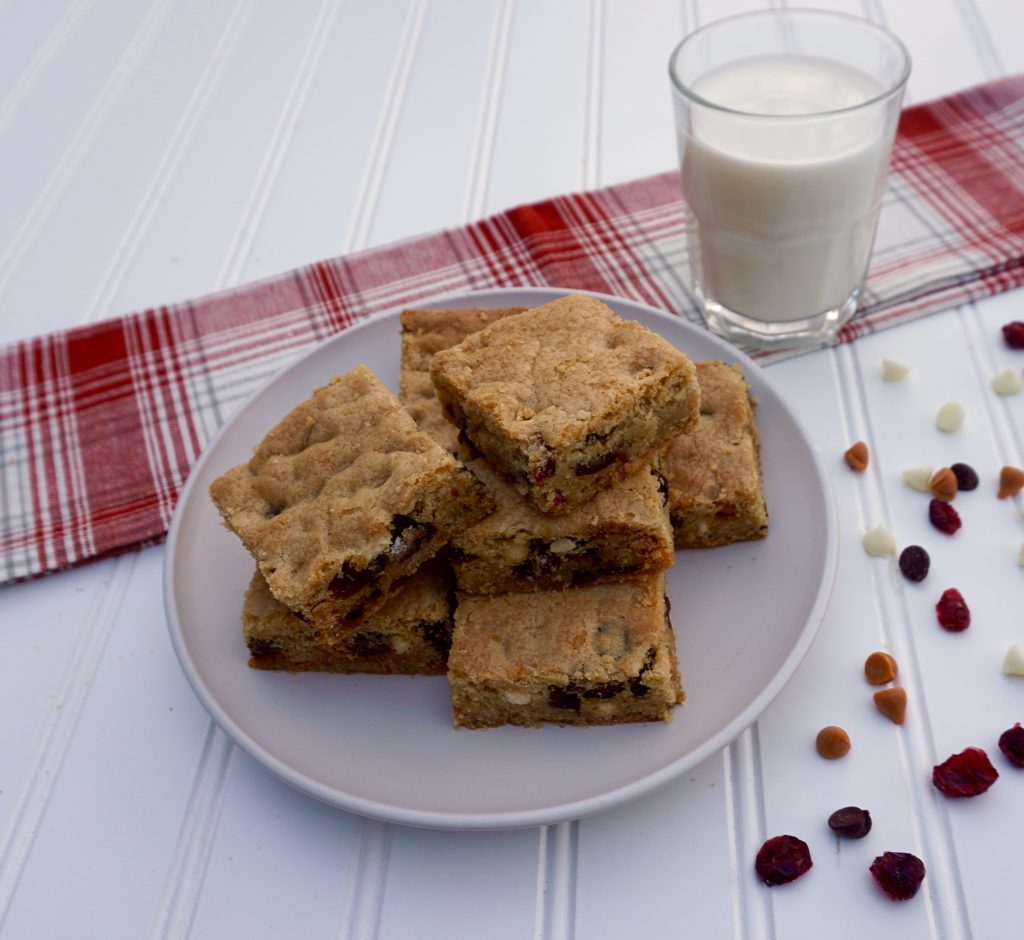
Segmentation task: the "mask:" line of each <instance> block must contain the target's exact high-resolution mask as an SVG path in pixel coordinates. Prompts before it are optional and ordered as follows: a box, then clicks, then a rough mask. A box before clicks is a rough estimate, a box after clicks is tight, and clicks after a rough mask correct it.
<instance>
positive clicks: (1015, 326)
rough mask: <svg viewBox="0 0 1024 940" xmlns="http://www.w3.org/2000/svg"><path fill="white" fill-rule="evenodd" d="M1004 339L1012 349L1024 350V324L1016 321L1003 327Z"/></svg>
mask: <svg viewBox="0 0 1024 940" xmlns="http://www.w3.org/2000/svg"><path fill="white" fill-rule="evenodd" d="M1003 339H1004V340H1006V345H1007V346H1009V347H1010V349H1024V323H1021V321H1020V320H1014V321H1013V322H1012V323H1007V324H1005V325H1004V326H1003Z"/></svg>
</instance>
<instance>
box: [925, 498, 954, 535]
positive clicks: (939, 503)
mask: <svg viewBox="0 0 1024 940" xmlns="http://www.w3.org/2000/svg"><path fill="white" fill-rule="evenodd" d="M928 521H929V522H930V523H931V524H932V525H933V526H935V528H936V529H938V530H939V531H940V532H945V533H946V535H952V534H953V533H954V532H956V530H957V529H959V528H960V525H961V522H960V514H959V513H958V512H957V511H956V510H955V509H954V508H953V506H952V505H951V504H950V503H947V502H944V501H943V500H941V499H933V500H932V501H931V502H930V503H929V504H928Z"/></svg>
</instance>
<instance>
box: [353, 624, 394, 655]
mask: <svg viewBox="0 0 1024 940" xmlns="http://www.w3.org/2000/svg"><path fill="white" fill-rule="evenodd" d="M351 642H352V652H353V653H355V654H356V655H357V656H380V655H381V654H382V653H386V652H388V650H390V649H391V644H390V643H389V642H388V638H387V637H386V636H384V634H383V633H378V632H377V631H376V630H360V631H359V632H358V633H354V634H353V635H352V641H351Z"/></svg>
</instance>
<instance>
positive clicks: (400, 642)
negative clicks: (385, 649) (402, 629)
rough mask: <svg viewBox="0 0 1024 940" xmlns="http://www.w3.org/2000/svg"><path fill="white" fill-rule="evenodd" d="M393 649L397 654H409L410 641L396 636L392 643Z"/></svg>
mask: <svg viewBox="0 0 1024 940" xmlns="http://www.w3.org/2000/svg"><path fill="white" fill-rule="evenodd" d="M391 648H392V649H393V650H394V651H395V652H396V653H408V652H409V641H408V640H407V639H405V638H404V637H400V636H396V637H395V638H394V639H393V640H392V641H391Z"/></svg>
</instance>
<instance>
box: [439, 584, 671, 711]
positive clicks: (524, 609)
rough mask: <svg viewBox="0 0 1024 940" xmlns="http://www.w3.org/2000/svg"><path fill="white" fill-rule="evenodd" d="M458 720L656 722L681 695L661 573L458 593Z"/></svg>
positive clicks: (453, 667) (451, 671)
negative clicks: (524, 590)
mask: <svg viewBox="0 0 1024 940" xmlns="http://www.w3.org/2000/svg"><path fill="white" fill-rule="evenodd" d="M448 681H449V684H450V687H451V696H452V716H453V720H454V723H455V725H456V727H462V728H487V727H493V726H495V725H503V724H513V725H526V726H533V725H537V724H539V723H540V722H543V721H552V722H558V723H559V724H572V725H597V724H618V723H622V722H632V721H664V720H668V719H669V718H670V717H671V710H672V707H673V706H674V705H676V704H678V703H679V702H681V701H682V700H683V691H682V686H681V685H680V681H679V670H678V666H677V662H676V649H675V637H674V635H673V632H672V625H671V623H670V622H669V618H668V604H667V599H666V597H665V576H664V574H660V573H659V574H651V575H643V576H640V577H638V578H636V579H635V580H633V581H631V582H623V583H621V584H600V585H591V586H589V587H581V588H571V589H569V590H565V591H547V592H541V593H532V594H503V595H499V596H496V597H479V596H475V595H468V594H461V593H460V594H459V595H458V596H457V605H456V609H455V630H454V634H453V637H452V649H451V653H450V655H449V657H448Z"/></svg>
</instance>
